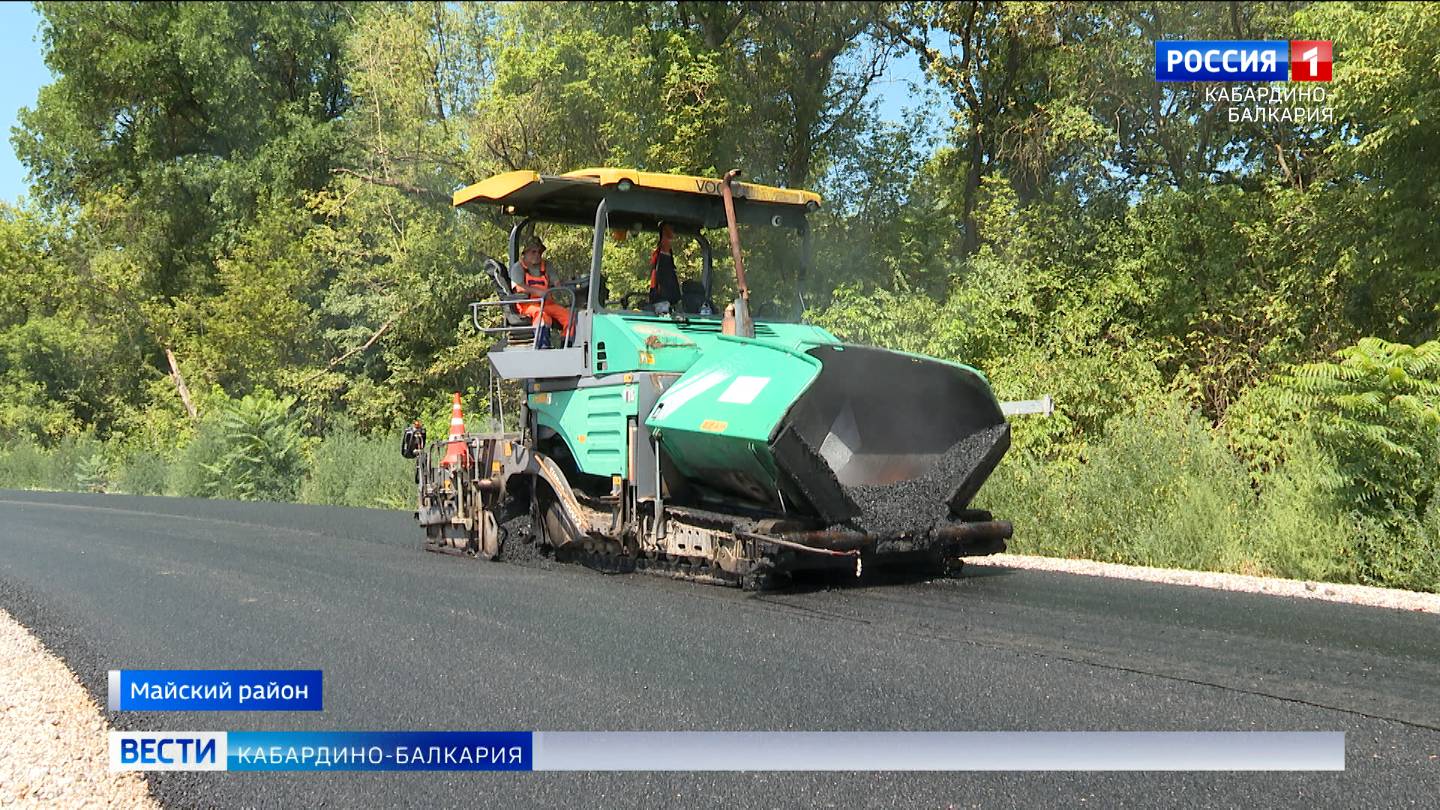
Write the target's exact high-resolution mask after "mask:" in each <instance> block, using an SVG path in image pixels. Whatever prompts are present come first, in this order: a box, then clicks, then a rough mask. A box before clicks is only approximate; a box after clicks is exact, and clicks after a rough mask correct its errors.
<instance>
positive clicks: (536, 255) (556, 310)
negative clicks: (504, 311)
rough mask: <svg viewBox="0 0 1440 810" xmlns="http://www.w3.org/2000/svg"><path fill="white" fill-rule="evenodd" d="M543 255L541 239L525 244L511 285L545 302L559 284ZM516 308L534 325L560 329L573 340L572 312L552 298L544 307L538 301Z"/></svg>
mask: <svg viewBox="0 0 1440 810" xmlns="http://www.w3.org/2000/svg"><path fill="white" fill-rule="evenodd" d="M544 255H545V243H544V242H542V241H540V237H538V236H532V237H530V238H529V239H527V240H525V247H524V250H522V251H521V252H520V260H519V261H517V262H515V263H514V264H512V265H510V285H511V286H512V287H514V289H515V292H517V293H524V294H525V295H528V296H530V297H531V298H543V297H544V296H545V292H546V291H547V290H549V289H550V288H552V287H554V286H556V285H557V284H558V283H559V282H558V281H557V280H556V278H555V272H554V271H553V270H552V269H550V267H549V266H547V265H546V264H545V259H544V258H543V257H544ZM516 308H517V309H519V310H520V314H521V315H524V316H525V317H527V318H529V319H530V321H531V322H532V323H534V324H535V325H537V326H538V325H540V324H541V323H544V324H545V325H546V326H554V325H559V327H560V329H561V330H562V331H564V333H565V337H567V338H569V337H571V332H570V310H569V309H568V308H567V307H565V306H561V305H560V304H559V303H557V302H556V301H555V299H554V297H553V296H552V297H550V298H546V299H545V302H544V306H543V307H542V306H541V305H540V304H539V303H537V302H535V301H529V302H526V303H523V304H517V305H516Z"/></svg>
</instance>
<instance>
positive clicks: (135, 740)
mask: <svg viewBox="0 0 1440 810" xmlns="http://www.w3.org/2000/svg"><path fill="white" fill-rule="evenodd" d="M226 738H227V735H226V733H225V732H223V731H112V732H110V770H112V771H223V770H225V769H226V767H225V766H226V763H227V761H228V757H229V749H228V747H227V745H226Z"/></svg>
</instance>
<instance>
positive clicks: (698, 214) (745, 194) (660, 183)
mask: <svg viewBox="0 0 1440 810" xmlns="http://www.w3.org/2000/svg"><path fill="white" fill-rule="evenodd" d="M721 184H722V181H721V180H719V179H717V178H713V177H694V176H691V175H683V174H661V173H658V172H642V171H637V170H635V169H613V168H589V169H580V170H578V171H573V172H568V173H566V174H561V175H541V174H540V173H539V172H533V171H514V172H505V173H504V174H497V175H495V176H494V177H491V178H489V179H486V180H482V181H480V182H478V183H476V184H474V185H471V186H467V187H465V188H463V189H460V190H459V191H457V192H455V194H454V196H453V198H452V202H453V204H454V205H457V206H460V205H465V204H467V203H472V202H473V203H487V204H490V205H499V206H502V207H503V208H504V209H505V210H506V212H507V213H512V214H517V215H522V216H539V217H543V218H547V219H560V220H569V221H576V222H582V221H585V220H586V218H587V217H590V216H593V215H594V211H595V206H596V205H598V204H599V201H600V200H601V199H602V198H607V199H609V200H610V201H611V207H612V209H617V210H627V211H628V210H634V211H635V212H636V213H642V212H643V213H645V214H649V215H653V216H654V217H656V218H657V219H667V220H668V219H679V220H685V221H690V222H693V223H694V224H696V225H698V226H702V227H715V226H716V222H715V220H716V213H717V212H718V211H719V208H718V204H719V201H720V200H721ZM633 192H638V193H633ZM731 192H732V193H733V194H734V196H735V199H736V208H737V213H736V216H737V217H739V218H740V219H742V220H745V219H750V218H751V217H748V216H745V215H744V214H743V213H741V209H747V208H748V209H751V212H750V213H754V214H759V213H761V211H759V210H756V209H764V210H767V211H771V212H774V213H783V214H785V217H784V218H785V219H787V220H788V219H790V218H791V216H793V215H795V214H801V213H802V212H808V211H814V210H815V209H817V208H819V207H820V195H819V194H816V193H814V192H811V191H800V190H798V189H786V188H775V187H773V186H762V185H759V184H756V183H742V182H739V181H736V182H734V183H732V184H731ZM720 219H721V221H722V222H723V214H721V215H720Z"/></svg>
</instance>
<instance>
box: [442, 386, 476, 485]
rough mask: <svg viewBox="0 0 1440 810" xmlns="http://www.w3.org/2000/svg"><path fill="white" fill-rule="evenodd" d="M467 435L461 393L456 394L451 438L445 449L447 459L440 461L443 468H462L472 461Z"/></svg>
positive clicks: (451, 410) (451, 415)
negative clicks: (465, 437)
mask: <svg viewBox="0 0 1440 810" xmlns="http://www.w3.org/2000/svg"><path fill="white" fill-rule="evenodd" d="M464 434H465V417H464V416H463V415H461V413H460V392H459V391H456V392H455V404H454V405H453V406H452V407H451V409H450V438H449V439H448V444H447V445H446V447H445V458H443V459H441V460H440V466H441V467H455V466H461V465H464V464H466V463H468V462H469V461H470V449H469V447H468V446H467V445H466V444H465V439H464V438H463V437H464Z"/></svg>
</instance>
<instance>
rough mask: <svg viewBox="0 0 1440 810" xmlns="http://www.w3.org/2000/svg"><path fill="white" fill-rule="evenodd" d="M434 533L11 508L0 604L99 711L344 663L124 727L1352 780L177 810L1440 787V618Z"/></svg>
mask: <svg viewBox="0 0 1440 810" xmlns="http://www.w3.org/2000/svg"><path fill="white" fill-rule="evenodd" d="M1020 526H1021V528H1020V531H1023V522H1022V523H1021V524H1020ZM418 537H419V534H418V531H417V530H416V528H415V526H414V524H413V521H412V520H411V518H410V516H409V514H408V513H403V512H401V513H396V512H380V511H371V510H360V509H337V508H329V507H303V506H292V505H276V504H253V503H251V504H241V503H233V502H225V501H198V500H185V499H168V498H132V497H126V496H102V495H94V496H90V495H62V494H48V493H22V492H5V491H0V606H3V607H4V608H5V609H7V610H9V611H10V612H11V613H12V614H14V615H15V616H16V618H18V619H19V620H20V621H21V622H23V623H24V624H25V625H26V626H28V627H30V628H31V629H32V630H33V631H34V632H35V633H37V634H38V635H39V636H40V638H41V639H42V640H43V641H44V642H45V643H46V644H47V645H48V646H49V647H50V649H52V650H53V651H55V652H56V653H57V654H59V655H60V656H61V657H63V658H64V659H65V660H66V662H67V663H68V664H69V666H70V667H71V669H72V670H74V671H75V672H76V673H77V674H78V675H79V677H80V679H81V680H82V682H84V683H85V684H86V686H87V687H88V688H89V689H90V690H91V691H92V694H94V695H95V696H96V698H97V700H98V701H99V702H100V703H101V705H102V706H103V705H104V689H105V672H106V671H107V670H110V669H146V668H187V667H194V668H318V669H323V670H324V671H325V711H324V712H323V713H282V714H266V713H203V714H201V713H195V714H173V713H167V714H141V713H118V714H111V715H110V719H111V722H112V723H113V724H114V725H115V726H116V727H118V728H122V729H156V730H161V729H177V730H179V729H185V730H191V729H193V730H249V729H274V730H285V729H297V730H300V729H356V730H416V729H457V730H505V729H519V730H551V731H572V730H577V731H591V730H617V731H631V730H636V731H641V730H663V731H683V730H750V731H756V730H760V731H764V730H776V731H779V730H816V731H830V730H837V731H850V730H885V731H898V730H926V731H972V730H1006V731H1024V730H1045V731H1060V730H1078V731H1106V730H1155V731H1244V730H1271V731H1343V732H1345V734H1346V749H1347V755H1346V770H1345V771H1344V772H1342V773H1335V772H1331V773H1204V772H1199V773H949V774H931V773H846V774H830V773H815V774H805V773H802V774H796V773H739V774H736V773H688V774H681V773H589V774H587V773H574V774H565V773H548V774H547V773H528V774H499V773H478V774H458V775H457V774H440V773H403V774H395V773H389V774H386V773H380V774H359V773H347V774H314V773H298V774H267V773H214V774H196V773H179V774H152V780H151V784H152V787H153V789H154V791H155V793H156V795H157V797H158V798H159V799H160V800H161V801H162V802H164V803H166V804H169V805H173V806H192V805H206V806H211V805H247V806H254V805H263V806H290V807H294V806H353V805H363V806H377V805H387V806H388V805H412V806H432V807H433V806H450V805H460V804H481V805H483V806H504V807H515V806H529V805H555V806H581V807H612V806H643V807H657V806H662V805H680V806H687V807H688V806H696V805H704V806H718V805H724V806H726V807H730V808H752V807H757V808H758V807H778V806H804V807H820V806H840V807H856V806H903V807H927V806H951V805H957V806H972V805H982V806H1039V805H1057V804H1063V805H1066V806H1076V805H1079V804H1082V803H1083V804H1088V805H1091V806H1106V807H1109V806H1153V805H1156V804H1163V805H1185V806H1235V805H1246V806H1298V805H1305V806H1360V805H1364V806H1408V805H1418V806H1430V807H1433V806H1435V801H1436V798H1435V797H1436V796H1437V795H1440V621H1437V619H1436V617H1435V616H1433V615H1427V614H1418V613H1404V612H1399V611H1392V610H1383V609H1376V608H1364V607H1354V606H1348V605H1337V604H1331V603H1324V602H1315V601H1305V600H1287V599H1283V598H1277V597H1270V596H1263V595H1254V594H1240V593H1228V592H1218V591H1208V590H1201V589H1195V588H1186V587H1180V586H1169V585H1155V584H1148V583H1139V582H1127V581H1113V580H1103V579H1098V578H1092V577H1080V576H1072V575H1065V574H1051V573H1040V572H1032V571H1010V570H1007V569H996V570H986V571H977V569H974V568H972V569H968V570H967V573H966V574H965V575H964V576H961V577H959V578H953V579H947V580H940V581H931V582H911V583H898V584H893V583H892V584H888V585H883V586H874V587H863V588H862V587H848V588H830V589H812V590H801V591H791V592H786V593H779V594H765V595H756V594H747V593H742V592H740V591H738V590H734V589H726V588H719V587H715V586H707V585H699V584H693V583H685V582H676V581H671V580H666V579H660V578H657V577H649V576H644V575H605V574H600V573H597V572H594V571H590V570H587V569H584V568H580V567H577V566H571V565H557V564H554V563H551V562H548V561H532V562H528V563H514V564H500V563H484V562H479V561H473V560H467V559H461V558H454V557H448V556H442V555H437V554H428V553H425V552H423V551H421V550H420V548H419V540H418ZM971 572H974V573H971Z"/></svg>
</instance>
